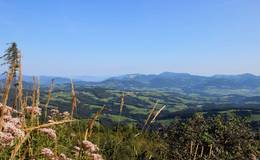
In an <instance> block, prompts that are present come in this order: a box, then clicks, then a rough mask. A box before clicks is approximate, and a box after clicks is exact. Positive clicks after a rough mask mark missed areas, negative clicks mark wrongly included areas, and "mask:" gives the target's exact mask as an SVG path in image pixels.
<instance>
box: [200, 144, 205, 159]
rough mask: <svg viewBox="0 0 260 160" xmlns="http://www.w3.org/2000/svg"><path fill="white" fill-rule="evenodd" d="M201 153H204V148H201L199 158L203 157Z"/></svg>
mask: <svg viewBox="0 0 260 160" xmlns="http://www.w3.org/2000/svg"><path fill="white" fill-rule="evenodd" d="M203 152H204V146H202V147H201V152H200V157H202V156H203Z"/></svg>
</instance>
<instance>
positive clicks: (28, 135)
mask: <svg viewBox="0 0 260 160" xmlns="http://www.w3.org/2000/svg"><path fill="white" fill-rule="evenodd" d="M29 137H30V132H28V133H27V134H26V135H25V136H24V137H23V138H22V139H21V140H20V141H19V143H18V144H16V145H15V147H14V150H13V151H12V154H11V157H10V159H9V160H14V159H15V156H16V154H17V152H18V151H19V149H20V148H21V146H22V144H23V143H24V142H25V141H26V140H27V139H28V138H29Z"/></svg>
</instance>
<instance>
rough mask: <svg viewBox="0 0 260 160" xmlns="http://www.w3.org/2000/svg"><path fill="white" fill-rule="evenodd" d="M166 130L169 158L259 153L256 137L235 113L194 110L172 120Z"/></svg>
mask: <svg viewBox="0 0 260 160" xmlns="http://www.w3.org/2000/svg"><path fill="white" fill-rule="evenodd" d="M167 133H168V135H167V141H168V144H169V152H168V155H169V157H170V158H171V159H190V158H194V157H195V159H196V157H197V159H216V160H217V159H244V158H245V157H249V156H250V155H251V154H254V155H257V153H258V154H259V149H260V148H259V147H260V146H259V145H260V143H259V137H256V135H255V134H254V132H252V131H251V130H250V128H249V127H248V125H247V124H246V123H245V121H244V120H242V119H239V118H238V117H235V116H228V117H227V116H222V115H217V116H215V117H208V118H204V116H203V114H201V113H197V114H196V115H195V116H194V117H193V118H190V119H188V120H186V121H181V120H175V121H174V122H173V123H172V124H171V125H170V127H169V129H168V132H167Z"/></svg>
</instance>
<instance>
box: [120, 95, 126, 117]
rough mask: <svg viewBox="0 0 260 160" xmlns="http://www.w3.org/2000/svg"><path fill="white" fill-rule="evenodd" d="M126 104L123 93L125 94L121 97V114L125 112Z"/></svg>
mask: <svg viewBox="0 0 260 160" xmlns="http://www.w3.org/2000/svg"><path fill="white" fill-rule="evenodd" d="M124 104H125V94H124V93H123V94H122V97H121V102H120V115H121V114H122V112H123V107H124Z"/></svg>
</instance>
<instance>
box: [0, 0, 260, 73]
mask: <svg viewBox="0 0 260 160" xmlns="http://www.w3.org/2000/svg"><path fill="white" fill-rule="evenodd" d="M259 8H260V1H259V0H183V1H182V0H41V1H35V0H24V1H18V0H0V51H1V52H3V51H4V49H5V48H6V47H7V45H6V43H7V42H12V41H15V42H17V43H18V46H19V48H20V49H21V50H22V53H23V66H24V72H25V74H30V75H59V76H68V75H118V74H125V73H159V72H163V71H172V72H188V73H193V74H200V75H212V74H238V73H245V72H250V73H254V74H258V75H259V74H260V9H259Z"/></svg>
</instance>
